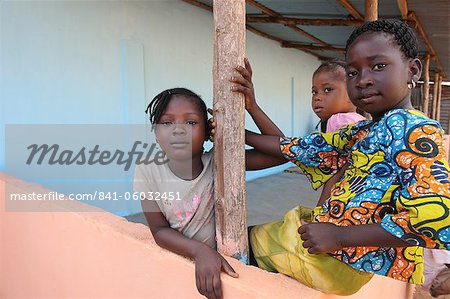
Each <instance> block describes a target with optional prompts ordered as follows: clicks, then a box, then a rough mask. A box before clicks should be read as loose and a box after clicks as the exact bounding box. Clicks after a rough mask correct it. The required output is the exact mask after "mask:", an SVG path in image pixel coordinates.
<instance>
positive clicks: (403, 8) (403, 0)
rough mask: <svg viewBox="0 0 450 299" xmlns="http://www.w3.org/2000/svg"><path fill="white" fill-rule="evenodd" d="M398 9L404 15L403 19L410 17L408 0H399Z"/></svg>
mask: <svg viewBox="0 0 450 299" xmlns="http://www.w3.org/2000/svg"><path fill="white" fill-rule="evenodd" d="M397 5H398V9H399V10H400V14H401V15H402V20H406V19H408V2H407V0H397Z"/></svg>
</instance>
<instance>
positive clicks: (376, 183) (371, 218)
mask: <svg viewBox="0 0 450 299" xmlns="http://www.w3.org/2000/svg"><path fill="white" fill-rule="evenodd" d="M417 48H418V46H417V39H416V37H415V35H414V33H413V32H412V30H411V29H410V28H409V27H408V26H407V25H405V24H404V23H403V22H402V21H398V20H378V21H373V22H367V23H365V24H363V25H362V26H360V27H359V28H357V29H355V31H354V32H353V33H352V35H351V36H350V38H349V39H348V41H347V47H346V72H347V90H348V94H349V96H350V99H351V101H352V102H353V104H355V105H356V106H357V107H359V108H360V109H362V110H364V111H366V112H368V113H370V114H371V116H372V118H373V119H372V120H367V121H361V122H358V123H357V124H355V125H350V126H347V127H344V128H342V129H340V130H339V131H337V132H332V133H313V134H310V135H307V136H304V137H301V138H288V137H274V136H264V135H259V134H256V133H252V132H247V133H246V142H247V144H249V145H251V146H253V147H254V148H255V149H256V150H258V151H261V152H264V153H267V154H271V155H273V156H275V157H279V156H283V157H284V158H285V159H286V160H290V161H292V162H294V163H296V164H297V165H298V166H299V167H301V168H302V169H303V170H304V172H305V173H306V174H307V175H308V177H309V179H310V180H311V182H312V185H313V187H315V188H317V187H319V186H320V185H322V184H324V183H325V182H326V181H327V180H329V179H330V178H331V177H332V176H333V175H334V174H335V173H336V171H337V170H338V169H339V168H340V167H341V166H342V165H343V164H344V163H348V168H347V169H346V171H345V173H344V175H343V178H342V180H341V181H340V182H339V183H337V184H336V186H335V187H334V188H333V191H332V194H331V198H330V199H328V200H327V201H326V202H325V204H324V205H323V206H321V207H317V208H315V209H314V211H313V214H312V216H311V215H307V213H303V212H302V211H301V210H293V211H290V212H289V213H288V214H287V215H286V217H287V218H289V221H286V217H285V221H284V223H290V224H291V226H290V227H289V228H286V229H284V230H283V231H284V233H285V234H290V235H293V234H296V232H297V228H298V234H296V235H297V238H296V240H295V241H292V242H290V243H289V244H286V243H284V242H283V235H276V236H272V235H270V231H271V230H272V229H273V228H272V226H273V225H277V224H273V223H269V224H266V225H261V226H256V227H255V228H254V229H253V230H252V231H251V234H250V242H251V245H252V248H253V253H254V254H255V257H256V259H257V261H258V265H259V266H260V267H262V268H265V269H267V270H269V271H278V272H281V273H285V274H287V275H289V276H292V277H294V278H295V279H297V280H299V281H300V282H302V283H304V284H306V285H309V286H311V287H313V288H315V289H317V290H320V291H323V292H326V293H334V294H339V295H348V294H352V293H355V292H356V291H357V290H359V289H360V288H361V287H362V286H363V285H364V284H365V283H366V282H367V281H368V280H369V279H370V278H371V273H375V274H379V275H384V276H387V277H391V278H394V279H398V280H401V281H405V282H409V283H415V284H418V283H419V284H420V283H422V282H423V247H428V248H436V249H438V248H439V249H447V250H449V249H450V245H449V244H450V243H449V239H450V219H449V217H448V214H449V209H448V208H449V206H450V190H449V187H450V181H449V180H448V172H449V166H448V163H447V161H446V158H445V150H444V147H443V144H442V135H443V133H442V129H441V127H440V125H439V123H437V122H436V121H434V120H431V119H429V118H427V117H425V116H424V115H423V114H421V113H419V112H417V111H414V110H413V107H412V105H411V101H410V97H411V89H412V88H414V86H415V84H416V82H417V81H418V80H419V78H420V75H421V69H422V66H421V63H420V60H419V59H418V58H417V56H418V50H417ZM302 213H303V214H302ZM308 216H310V217H311V218H312V222H308V221H305V220H303V218H308ZM292 223H295V225H292Z"/></svg>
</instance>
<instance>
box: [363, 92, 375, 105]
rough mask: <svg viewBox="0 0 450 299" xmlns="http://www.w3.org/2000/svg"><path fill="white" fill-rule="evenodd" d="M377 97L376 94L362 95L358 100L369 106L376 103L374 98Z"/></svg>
mask: <svg viewBox="0 0 450 299" xmlns="http://www.w3.org/2000/svg"><path fill="white" fill-rule="evenodd" d="M378 95H379V94H377V93H374V94H367V95H362V96H361V97H360V99H359V100H360V101H361V102H363V103H364V104H366V105H367V104H370V103H373V102H374V101H376V98H377V97H378Z"/></svg>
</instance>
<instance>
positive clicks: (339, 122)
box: [311, 60, 365, 132]
mask: <svg viewBox="0 0 450 299" xmlns="http://www.w3.org/2000/svg"><path fill="white" fill-rule="evenodd" d="M346 81H347V80H346V73H345V62H344V61H341V60H331V61H326V62H323V63H322V64H321V65H320V66H319V67H318V68H317V69H316V70H315V71H314V74H313V78H312V83H313V85H312V102H311V104H312V108H313V111H314V113H315V114H316V115H317V116H318V117H319V118H320V123H319V125H320V131H321V132H334V131H337V130H338V129H340V128H341V127H343V126H345V125H349V124H354V123H357V122H359V121H361V120H364V119H365V118H364V117H363V116H362V115H361V114H359V113H357V112H356V106H355V105H353V104H352V102H351V101H350V98H349V97H348V93H347V85H346Z"/></svg>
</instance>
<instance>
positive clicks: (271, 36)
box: [245, 25, 329, 60]
mask: <svg viewBox="0 0 450 299" xmlns="http://www.w3.org/2000/svg"><path fill="white" fill-rule="evenodd" d="M245 27H246V28H247V30H248V31H251V32H253V33H254V34H257V35H259V36H262V37H265V38H267V39H271V40H273V41H276V42H279V43H280V45H282V44H283V43H287V42H288V41H285V40H284V39H281V38H279V37H277V36H274V35H271V34H268V33H266V32H263V31H261V30H259V29H256V28H255V27H252V26H250V25H246V26H245ZM299 50H301V51H303V52H307V53H308V54H311V55H313V56H315V57H317V58H319V59H320V60H328V59H329V58H327V57H322V56H319V55H317V54H316V53H314V52H312V51H309V50H307V49H299Z"/></svg>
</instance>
